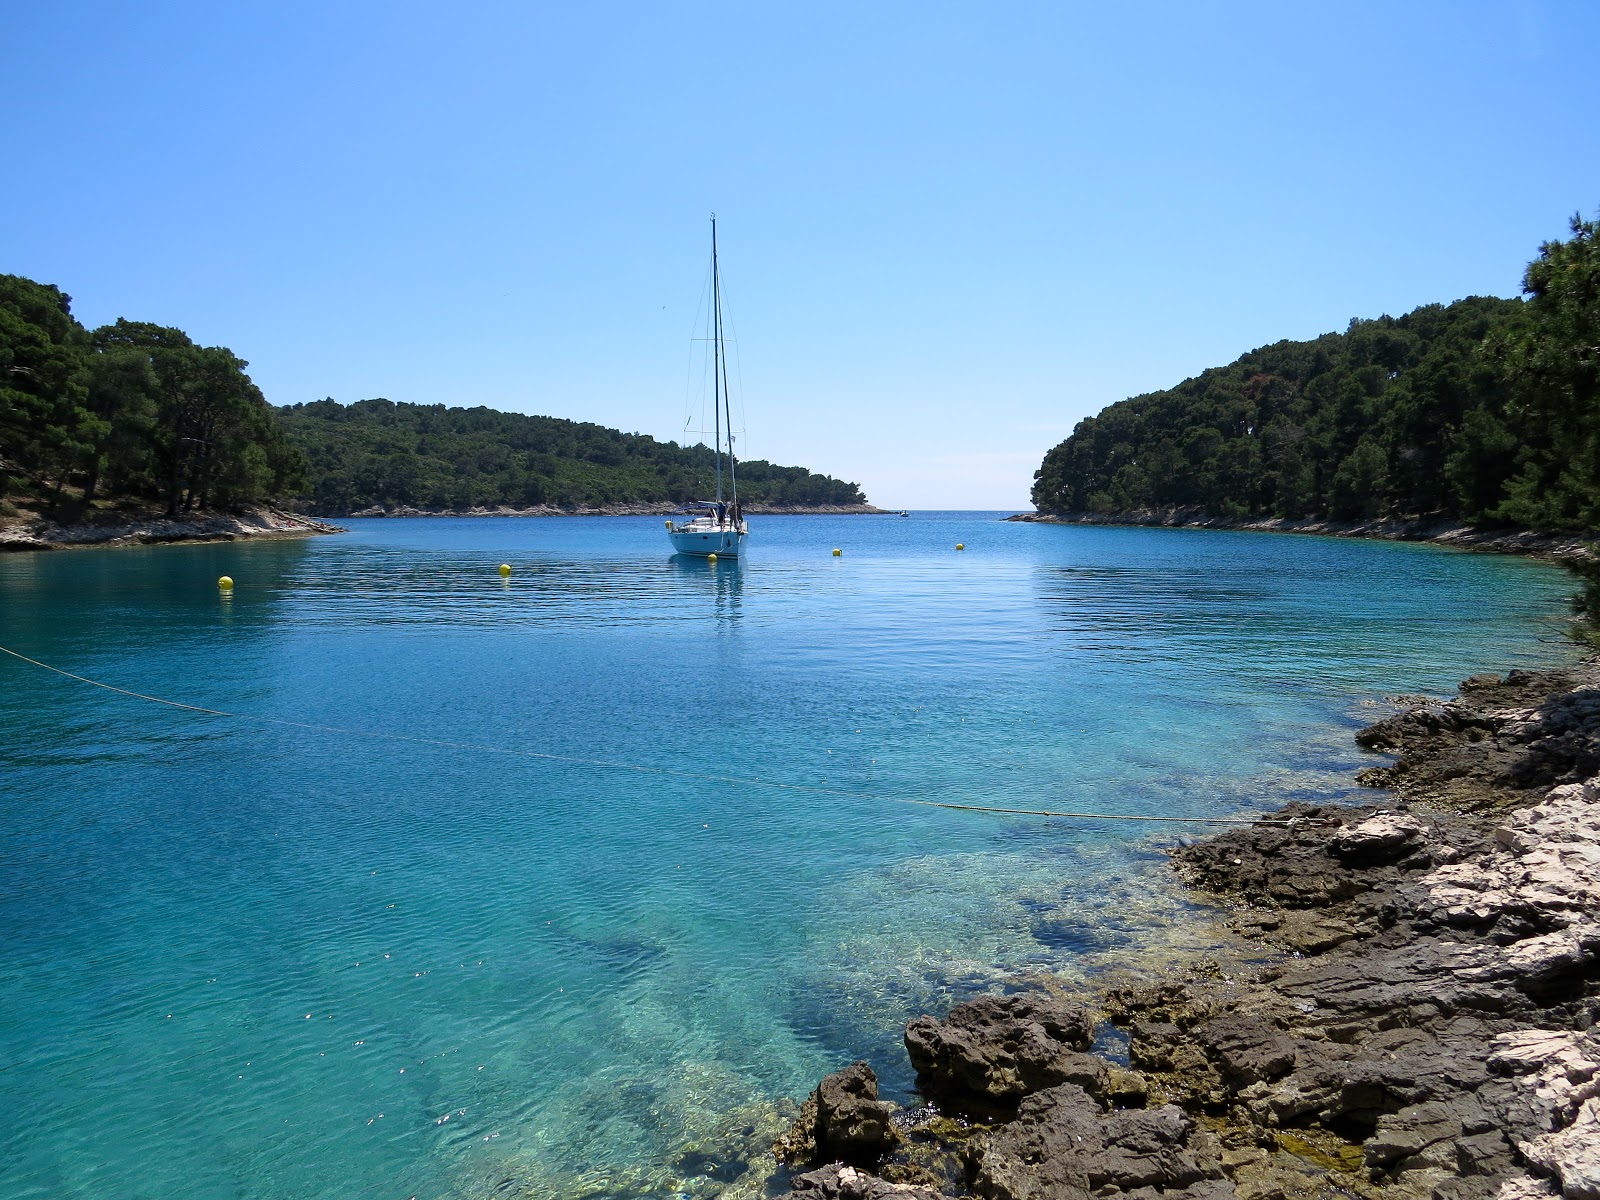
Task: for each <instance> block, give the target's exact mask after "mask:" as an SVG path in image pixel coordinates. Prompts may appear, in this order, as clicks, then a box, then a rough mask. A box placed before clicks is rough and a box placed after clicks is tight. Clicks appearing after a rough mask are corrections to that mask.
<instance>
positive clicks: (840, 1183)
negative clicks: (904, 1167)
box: [780, 1163, 945, 1200]
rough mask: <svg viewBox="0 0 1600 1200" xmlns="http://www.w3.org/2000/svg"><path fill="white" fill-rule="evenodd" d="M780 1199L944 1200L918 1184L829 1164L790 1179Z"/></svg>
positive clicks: (939, 1193)
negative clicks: (787, 1188) (893, 1181)
mask: <svg viewBox="0 0 1600 1200" xmlns="http://www.w3.org/2000/svg"><path fill="white" fill-rule="evenodd" d="M780 1200H945V1198H944V1196H943V1194H942V1193H941V1192H939V1191H938V1190H936V1189H934V1188H930V1187H924V1186H921V1185H918V1184H905V1183H890V1182H889V1181H888V1180H887V1179H879V1178H878V1177H877V1176H876V1175H871V1174H868V1173H867V1172H866V1171H862V1170H859V1169H857V1168H856V1167H852V1166H848V1165H846V1164H844V1163H832V1164H830V1165H829V1166H826V1167H822V1168H821V1169H819V1170H816V1171H808V1172H806V1173H805V1174H804V1175H796V1176H795V1177H794V1178H793V1179H792V1180H790V1191H788V1192H787V1193H785V1194H784V1196H783V1197H781V1198H780Z"/></svg>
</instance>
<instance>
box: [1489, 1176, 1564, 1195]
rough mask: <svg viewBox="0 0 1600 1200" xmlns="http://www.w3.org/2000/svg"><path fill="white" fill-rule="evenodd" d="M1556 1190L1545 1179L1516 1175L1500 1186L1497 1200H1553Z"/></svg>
mask: <svg viewBox="0 0 1600 1200" xmlns="http://www.w3.org/2000/svg"><path fill="white" fill-rule="evenodd" d="M1555 1195H1556V1190H1555V1189H1554V1188H1553V1187H1551V1186H1550V1184H1549V1183H1548V1182H1547V1181H1545V1180H1543V1179H1535V1178H1533V1177H1532V1176H1531V1175H1514V1176H1512V1177H1511V1178H1510V1179H1507V1180H1506V1181H1505V1182H1504V1183H1502V1184H1501V1185H1500V1190H1499V1191H1498V1192H1496V1193H1495V1200H1551V1197H1553V1196H1555Z"/></svg>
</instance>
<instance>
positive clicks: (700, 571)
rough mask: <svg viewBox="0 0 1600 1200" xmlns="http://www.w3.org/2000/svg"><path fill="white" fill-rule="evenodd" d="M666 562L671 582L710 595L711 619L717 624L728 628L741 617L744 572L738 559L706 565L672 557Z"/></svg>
mask: <svg viewBox="0 0 1600 1200" xmlns="http://www.w3.org/2000/svg"><path fill="white" fill-rule="evenodd" d="M669 561H670V563H671V568H672V573H673V575H674V577H675V579H674V582H676V583H679V584H681V585H683V586H685V587H686V588H694V589H696V590H704V591H706V592H709V593H710V595H711V601H712V607H711V615H712V616H713V617H715V618H716V620H717V621H718V623H719V624H731V623H732V622H735V621H737V620H739V618H740V617H741V616H742V615H743V613H742V612H741V606H742V602H743V600H744V568H743V566H742V565H741V563H740V560H739V559H737V558H733V559H718V560H717V561H716V562H710V561H709V560H707V559H704V558H694V557H691V556H689V555H686V554H674V555H673V556H672V558H671V559H670V560H669Z"/></svg>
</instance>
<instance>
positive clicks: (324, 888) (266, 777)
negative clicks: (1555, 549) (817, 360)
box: [0, 513, 1572, 1200]
mask: <svg viewBox="0 0 1600 1200" xmlns="http://www.w3.org/2000/svg"><path fill="white" fill-rule="evenodd" d="M998 515H999V514H984V513H919V514H916V515H914V516H913V517H911V518H908V519H898V518H893V517H843V518H829V517H757V518H754V519H753V520H752V525H753V526H754V529H755V532H754V534H753V535H752V537H751V539H750V554H749V556H748V558H747V559H746V560H745V561H744V562H741V563H730V562H724V563H721V564H719V565H717V566H711V565H708V564H707V563H704V562H690V561H682V560H675V559H673V558H672V557H671V556H670V555H669V553H668V547H667V545H666V541H665V537H664V535H663V532H662V529H661V522H660V521H659V520H656V519H650V518H640V519H631V518H610V519H592V518H591V519H585V518H566V519H504V520H495V519H476V520H474V519H462V520H447V519H437V520H435V519H420V520H389V521H382V520H379V521H352V522H350V525H351V527H352V529H351V532H350V533H349V534H347V535H344V536H341V537H330V538H318V539H314V540H309V541H296V542H280V543H276V544H268V545H242V546H233V545H218V546H191V547H162V548H153V549H149V550H115V551H84V552H74V553H59V554H46V555H29V554H17V555H11V556H8V557H5V558H0V644H3V645H5V646H7V647H10V648H12V649H14V650H17V651H19V652H21V653H24V654H27V655H30V656H33V657H35V658H39V659H42V660H44V661H46V662H49V663H52V664H55V665H57V666H60V667H62V668H64V669H66V670H69V671H73V672H76V673H79V674H83V675H86V676H89V677H92V678H94V679H98V680H103V681H106V682H108V683H112V684H115V685H117V686H119V687H123V688H128V689H131V690H133V691H136V692H142V693H147V694H150V695H154V696H159V697H163V698H168V699H172V700H177V701H182V702H184V703H187V704H192V705H198V706H202V707H206V708H216V709H223V710H227V711H228V712H230V713H239V714H245V716H244V717H241V718H232V717H219V716H211V715H206V714H203V713H196V712H192V711H184V710H180V709H175V708H170V707H161V706H158V705H155V704H151V703H148V702H145V701H140V700H137V699H131V698H127V697H124V696H119V695H115V694H112V693H110V692H106V691H102V690H97V689H95V688H92V687H89V686H86V685H84V684H82V683H77V682H73V681H72V680H68V679H64V678H61V677H60V676H54V675H50V674H47V673H46V672H44V671H41V670H39V669H38V668H36V667H31V666H28V665H26V664H23V663H20V662H17V661H15V660H13V659H9V658H6V659H3V660H0V731H3V744H0V830H3V842H0V949H3V954H0V1098H3V1100H4V1106H5V1114H6V1119H5V1121H4V1124H3V1127H0V1161H3V1162H4V1163H5V1168H4V1179H5V1184H4V1187H5V1193H6V1195H7V1196H8V1197H13V1198H17V1197H96V1198H102V1197H151V1198H155V1197H161V1198H164V1200H165V1198H170V1197H178V1196H182V1197H219V1198H220V1197H251V1198H254V1197H284V1198H289V1197H310V1196H318V1197H343V1196H349V1197H355V1196H361V1197H395V1198H396V1200H406V1198H407V1197H411V1196H417V1197H419V1198H422V1200H428V1198H433V1197H450V1198H456V1197H460V1198H474V1200H475V1198H477V1197H483V1196H489V1195H491V1194H496V1195H501V1196H507V1195H510V1196H518V1195H529V1196H533V1195H540V1196H558V1195H575V1194H599V1193H605V1192H613V1193H630V1194H632V1193H639V1192H643V1193H645V1194H662V1195H670V1194H674V1193H677V1194H680V1195H683V1194H688V1195H696V1196H699V1195H709V1194H712V1193H714V1192H715V1191H716V1190H717V1188H718V1187H720V1186H721V1181H722V1180H724V1179H726V1178H728V1177H731V1176H732V1175H734V1174H735V1173H737V1171H738V1170H739V1169H740V1167H741V1163H742V1161H743V1160H744V1159H746V1158H748V1159H749V1161H750V1162H752V1163H754V1162H756V1161H757V1157H756V1153H757V1148H758V1147H759V1144H760V1143H761V1142H763V1141H764V1140H765V1139H766V1138H767V1137H768V1136H769V1134H770V1130H771V1127H772V1126H773V1125H774V1124H775V1122H777V1121H778V1120H780V1119H781V1116H782V1113H783V1109H782V1102H783V1101H784V1100H785V1098H788V1097H796V1096H801V1095H803V1094H804V1092H805V1091H806V1090H807V1089H809V1088H810V1087H811V1085H812V1084H813V1083H814V1082H815V1079H816V1078H817V1077H818V1076H819V1075H821V1074H822V1073H824V1072H826V1071H828V1070H831V1069H834V1068H835V1067H837V1066H840V1065H842V1064H843V1063H845V1062H847V1061H849V1060H851V1059H852V1058H854V1057H857V1056H859V1055H865V1056H867V1057H869V1058H871V1059H873V1060H874V1061H875V1062H876V1063H877V1065H878V1066H879V1067H880V1069H881V1070H882V1072H883V1074H884V1076H885V1084H886V1087H887V1088H888V1090H889V1091H890V1092H891V1094H894V1095H896V1096H900V1097H904V1096H905V1094H906V1093H907V1091H908V1090H909V1088H910V1086H911V1080H910V1079H909V1078H908V1077H907V1074H906V1069H905V1066H904V1062H903V1053H902V1052H901V1051H900V1050H899V1049H898V1036H899V1029H900V1026H901V1024H902V1023H903V1022H904V1020H905V1019H906V1018H907V1017H909V1016H911V1015H914V1014H916V1013H918V1012H920V1011H929V1010H935V1011H937V1010H942V1009H944V1008H947V1007H948V1006H949V1005H950V1004H952V1003H953V1002H955V1001H956V1000H958V999H960V998H962V997H963V996H966V995H969V994H971V993H973V992H975V991H981V990H983V989H985V988H992V987H994V986H996V985H997V983H998V981H999V980H1001V979H1002V978H1004V977H1005V976H1006V975H1008V974H1011V973H1015V972H1019V971H1028V970H1037V969H1041V968H1048V969H1054V970H1061V971H1065V972H1069V973H1083V972H1091V971H1094V970H1098V969H1101V968H1104V967H1107V966H1117V965H1119V964H1121V963H1125V962H1130V961H1135V960H1136V959H1138V957H1139V955H1140V954H1141V953H1147V952H1149V951H1151V950H1152V949H1153V948H1158V947H1159V946H1160V945H1165V944H1169V943H1172V944H1177V943H1180V942H1181V941H1182V939H1183V938H1184V937H1185V936H1188V935H1187V934H1185V933H1184V932H1183V930H1184V929H1186V928H1192V927H1195V926H1197V925H1199V924H1200V922H1199V921H1198V920H1197V919H1194V918H1186V917H1185V914H1184V911H1183V902H1182V900H1181V898H1179V897H1177V896H1176V895H1174V894H1173V892H1172V890H1171V889H1170V888H1169V887H1168V886H1167V884H1166V883H1165V881H1164V876H1163V875H1162V872H1161V868H1160V863H1161V857H1160V854H1159V851H1158V849H1157V848H1156V847H1157V844H1158V843H1159V840H1160V836H1169V834H1162V835H1152V833H1151V827H1149V826H1139V825H1134V824H1122V823H1094V822H1087V821H1081V820H1059V819H1057V820H1051V819H1040V818H1029V817H1008V816H995V815H991V814H981V813H970V812H958V811H950V810H945V809H937V808H929V807H920V806H914V805H908V804H904V803H900V802H899V801H903V800H906V799H931V800H948V801H955V802H961V803H968V804H985V805H997V806H1006V807H1025V808H1039V807H1046V808H1055V809H1072V810H1093V811H1098V812H1107V813H1129V814H1161V815H1189V816H1202V815H1224V814H1238V813H1240V812H1245V813H1249V812H1254V811H1258V810H1260V809H1262V808H1264V807H1267V806H1273V805H1277V804H1279V803H1282V802H1283V801H1285V800H1287V799H1291V798H1295V797H1303V796H1308V795H1310V796H1332V797H1338V796H1341V795H1344V794H1346V793H1347V792H1348V786H1349V772H1350V771H1351V770H1352V769H1353V768H1355V767H1357V766H1358V765H1360V763H1361V761H1362V758H1361V755H1360V754H1359V752H1358V751H1357V750H1356V749H1355V748H1354V746H1353V744H1352V743H1351V740H1350V733H1351V731H1352V730H1353V729H1354V728H1356V727H1357V726H1358V725H1360V724H1362V723H1364V722H1365V721H1368V720H1371V719H1373V718H1374V717H1375V716H1377V715H1381V713H1382V712H1383V711H1385V710H1384V709H1381V708H1376V707H1374V702H1375V701H1378V700H1379V699H1380V698H1381V697H1382V696H1383V695H1384V694H1386V693H1395V692H1443V691H1447V690H1449V689H1452V688H1453V687H1454V685H1455V683H1456V681H1458V680H1459V679H1461V678H1462V677H1463V676H1465V675H1468V674H1471V673H1473V672H1476V671H1481V670H1486V669H1501V670H1503V669H1505V668H1508V667H1511V666H1516V665H1533V664H1538V663H1547V662H1550V661H1552V660H1554V659H1558V658H1560V657H1562V656H1563V655H1564V654H1565V653H1566V651H1565V650H1564V649H1563V647H1562V645H1561V644H1560V642H1559V625H1560V618H1561V616H1562V613H1563V600H1564V597H1565V596H1566V595H1567V594H1568V593H1569V592H1570V591H1571V590H1572V588H1571V584H1570V583H1569V580H1568V577H1567V576H1565V575H1564V574H1563V573H1562V572H1560V571H1558V570H1556V569H1554V568H1550V567H1546V566H1542V565H1540V564H1537V563H1532V562H1528V561H1524V560H1519V559H1511V558H1499V557H1492V556H1487V555H1469V554H1463V553H1455V552H1450V551H1446V550H1441V549H1437V548H1432V547H1424V546H1411V545H1397V544H1390V543H1377V542H1355V541H1336V540H1331V539H1319V538H1302V537H1288V536H1268V535H1259V534H1240V533H1220V532H1199V531H1163V530H1143V529H1090V528H1070V527H1051V526H1040V525H1019V524H1002V523H1000V522H998V521H997V520H996V516H998ZM958 541H960V542H965V543H966V546H967V549H966V550H965V551H964V552H960V553H958V552H956V551H955V549H954V546H955V543H956V542H958ZM835 546H838V547H841V548H842V549H843V551H844V554H843V555H842V557H839V558H834V557H833V556H832V555H831V554H830V551H831V549H832V548H833V547H835ZM501 562H507V563H510V564H511V565H512V566H513V568H514V573H513V575H512V576H511V578H510V580H509V581H502V580H501V578H500V576H499V575H498V573H497V571H496V568H497V566H498V565H499V564H500V563H501ZM223 573H227V574H230V575H232V576H233V577H234V579H235V580H237V581H238V586H237V590H236V591H235V593H234V594H233V596H232V598H231V599H230V598H227V597H223V596H219V594H218V591H217V588H216V585H215V579H216V577H217V576H218V575H220V574H223ZM285 722H300V723H304V724H307V725H313V726H323V727H336V729H337V730H344V731H347V732H337V731H335V729H333V728H318V729H305V728H296V727H294V726H293V725H290V724H286V723H285ZM370 734H379V735H398V736H395V737H375V736H366V735H370ZM405 739H415V740H405ZM538 755H551V756H555V757H548V758H544V757H537V756H538ZM577 760H584V761H577ZM598 764H622V766H617V765H598ZM626 768H648V770H636V769H626ZM778 784H788V785H800V786H801V787H804V788H809V789H813V790H796V788H794V787H789V788H785V787H779V786H774V785H778ZM1153 837H1154V838H1155V840H1154V841H1153V840H1152V838H1153Z"/></svg>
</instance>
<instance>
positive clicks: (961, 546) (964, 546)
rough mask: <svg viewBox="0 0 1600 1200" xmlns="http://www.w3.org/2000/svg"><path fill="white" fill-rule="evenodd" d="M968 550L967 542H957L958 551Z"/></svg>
mask: <svg viewBox="0 0 1600 1200" xmlns="http://www.w3.org/2000/svg"><path fill="white" fill-rule="evenodd" d="M966 548H967V544H966V543H965V542H957V543H956V549H957V550H965V549H966Z"/></svg>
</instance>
